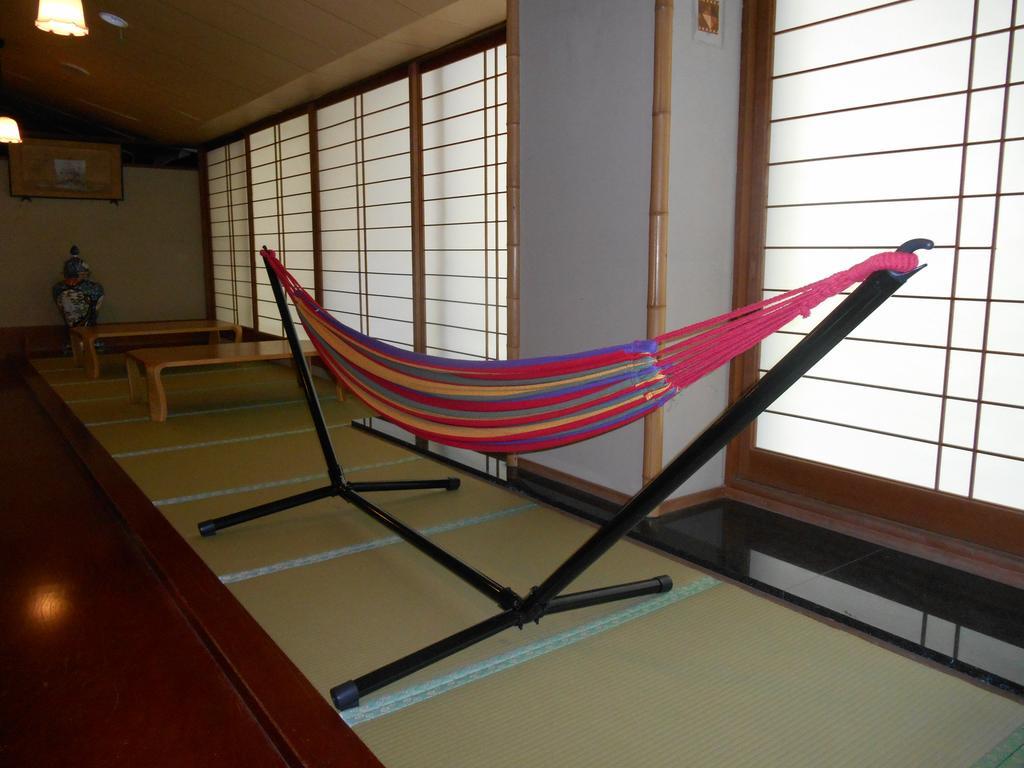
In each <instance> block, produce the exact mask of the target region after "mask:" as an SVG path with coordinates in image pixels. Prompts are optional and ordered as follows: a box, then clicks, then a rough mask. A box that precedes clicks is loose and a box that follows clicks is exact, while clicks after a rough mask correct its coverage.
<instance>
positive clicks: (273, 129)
mask: <svg viewBox="0 0 1024 768" xmlns="http://www.w3.org/2000/svg"><path fill="white" fill-rule="evenodd" d="M249 177H250V184H251V187H250V193H251V195H252V228H253V240H254V245H255V252H254V254H253V258H255V259H256V308H257V313H258V315H259V328H260V331H262V332H265V333H272V334H275V335H278V336H283V335H284V326H283V325H282V323H281V315H280V313H279V312H278V308H277V304H276V303H275V301H274V294H273V291H272V290H271V288H270V280H269V278H268V277H267V272H266V269H265V268H264V266H263V259H262V258H261V257H260V256H259V250H260V248H262V247H263V246H267V247H268V248H270V249H272V250H273V251H275V252H276V253H277V256H278V258H279V259H280V260H281V262H282V263H283V264H284V265H285V266H286V267H287V268H288V270H289V271H290V272H291V273H292V274H293V275H295V277H296V279H297V280H298V281H299V282H300V283H301V284H302V285H303V286H304V287H306V289H307V290H309V291H310V292H312V291H313V285H314V276H313V214H312V210H313V196H312V187H311V180H310V163H309V117H308V116H307V115H299V116H298V117H294V118H292V119H290V120H285V121H284V122H281V123H277V124H276V125H273V126H270V127H269V128H265V129H263V130H261V131H257V132H255V133H253V134H251V135H250V136H249ZM289 309H290V311H291V314H292V318H293V320H294V321H295V323H296V330H297V331H298V334H299V338H306V334H305V332H304V331H303V329H302V327H301V325H300V324H299V323H298V316H297V315H296V313H295V308H294V306H292V305H291V303H290V302H289Z"/></svg>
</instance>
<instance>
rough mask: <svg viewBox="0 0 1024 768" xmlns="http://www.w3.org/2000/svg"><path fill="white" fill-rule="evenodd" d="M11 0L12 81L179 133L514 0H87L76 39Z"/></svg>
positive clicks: (365, 64) (470, 25) (156, 136)
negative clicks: (53, 30)
mask: <svg viewBox="0 0 1024 768" xmlns="http://www.w3.org/2000/svg"><path fill="white" fill-rule="evenodd" d="M0 5H2V10H0V38H3V39H5V40H6V48H5V49H4V51H3V52H2V54H0V55H2V56H3V59H2V63H3V76H4V86H5V88H6V89H8V90H10V91H13V92H14V93H15V94H18V95H20V96H22V97H26V98H31V99H35V100H38V101H40V102H44V103H47V104H49V105H52V106H54V107H57V108H59V109H61V110H66V111H67V112H70V113H72V114H76V115H79V116H82V117H85V118H88V119H91V120H94V121H96V122H98V123H103V124H106V125H109V126H111V127H113V128H116V129H120V130H122V131H125V132H126V133H129V134H132V135H135V136H143V137H147V138H149V139H152V140H155V141H159V142H164V143H169V144H198V143H202V142H204V141H209V140H211V139H214V138H217V137H218V136H221V135H224V134H226V133H229V132H232V131H235V130H237V129H239V128H241V127H243V126H245V125H248V124H250V123H252V122H255V121H257V120H259V119H261V118H264V117H267V116H268V115H272V114H274V113H276V112H279V111H281V110H283V109H287V108H289V107H292V106H295V105H296V104H301V103H303V102H306V101H310V100H312V99H314V98H316V97H318V96H321V95H323V94H325V93H328V92H330V91H332V90H335V89H337V88H341V87H343V86H345V85H348V84H351V83H354V82H357V81H358V80H361V79H363V78H365V77H368V76H370V75H372V74H375V73H377V72H380V71H383V70H385V69H388V68H390V67H392V66H394V65H396V64H400V63H402V62H404V61H408V60H409V59H413V58H416V57H418V56H421V55H423V54H425V53H429V52H430V51H433V50H436V49H438V48H441V47H443V46H445V45H447V44H449V43H452V42H455V41H456V40H459V39H461V38H464V37H467V36H469V35H471V34H473V33H475V32H479V31H480V30H482V29H486V28H487V27H490V26H493V25H495V24H498V23H500V22H501V21H503V20H504V18H505V0H84V6H85V17H86V24H87V25H88V27H89V34H88V35H87V36H86V37H81V38H68V37H58V36H56V35H52V34H48V33H46V32H41V31H39V30H37V29H36V28H35V27H34V25H33V21H34V20H35V14H36V7H37V3H36V1H35V0H2V3H0ZM100 11H109V12H111V13H115V14H117V15H119V16H121V17H122V18H124V19H125V21H127V22H128V25H129V26H128V28H127V29H125V30H123V31H120V30H118V29H116V28H114V27H112V26H110V25H108V24H106V23H105V22H103V21H102V20H101V19H100V18H99V12H100ZM80 69H84V70H85V71H86V73H87V74H86V73H83V72H82V71H80Z"/></svg>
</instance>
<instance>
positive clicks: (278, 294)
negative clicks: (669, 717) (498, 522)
mask: <svg viewBox="0 0 1024 768" xmlns="http://www.w3.org/2000/svg"><path fill="white" fill-rule="evenodd" d="M932 246H933V243H932V241H930V240H924V239H915V240H910V241H908V242H906V243H904V244H903V245H901V246H900V247H899V248H898V249H897V250H898V251H899V252H902V253H905V254H909V253H913V252H914V251H915V250H917V249H925V250H927V249H930V248H932ZM264 260H265V261H266V266H267V273H268V275H269V278H270V284H271V288H272V289H273V291H274V298H275V300H276V302H277V306H278V309H279V311H280V313H281V320H282V323H283V324H284V329H285V334H286V336H287V338H288V343H289V345H290V347H291V350H292V356H293V358H294V362H295V365H296V367H297V369H298V371H299V374H300V379H301V381H302V387H303V393H304V395H305V398H306V403H307V405H308V407H309V413H310V416H311V417H312V419H313V424H314V426H315V428H316V434H317V438H318V439H319V441H320V448H321V450H322V452H323V456H324V461H325V462H326V465H327V475H328V479H329V483H328V484H327V485H326V486H324V487H322V488H317V489H314V490H310V491H305V492H303V493H299V494H295V495H293V496H289V497H287V498H283V499H279V500H277V501H273V502H270V503H267V504H262V505H259V506H256V507H252V508H250V509H246V510H242V511H240V512H235V513H232V514H229V515H225V516H223V517H219V518H216V519H213V520H207V521H205V522H202V523H200V524H199V532H200V533H201V534H202V535H203V536H212V535H213V534H215V533H216V532H217V531H219V530H221V529H223V528H228V527H230V526H234V525H238V524H240V523H244V522H247V521H249V520H254V519H257V518H260V517H265V516H267V515H271V514H274V513H277V512H282V511H284V510H287V509H291V508H293V507H297V506H300V505H303V504H306V503H309V502H312V501H316V500H318V499H324V498H329V497H332V496H337V497H339V498H341V499H342V500H344V501H347V502H349V503H350V504H352V505H353V506H354V507H356V508H357V509H359V510H361V511H362V512H364V513H366V514H367V515H369V516H370V517H372V518H374V519H376V520H377V521H378V522H380V523H381V524H382V525H384V526H385V527H387V528H389V529H390V530H392V531H393V532H394V533H396V534H397V535H398V536H400V537H401V538H402V539H404V540H405V541H406V542H408V543H409V544H411V545H412V546H414V547H415V548H416V549H418V550H419V551H420V552H422V553H423V554H425V555H427V556H428V557H429V558H431V559H432V560H434V561H435V562H436V563H438V564H440V565H441V566H443V567H445V568H446V569H448V570H449V571H450V572H452V573H453V574H455V575H456V576H458V577H459V578H460V579H462V580H463V581H464V582H466V583H467V584H468V585H469V586H471V587H473V588H474V589H476V590H477V591H478V592H480V593H482V594H483V595H485V596H486V597H488V598H489V599H491V600H492V601H493V602H494V603H495V604H496V605H497V606H498V608H499V609H500V611H499V612H498V613H496V614H494V615H493V616H491V617H489V618H487V619H485V620H483V621H481V622H479V623H478V624H474V625H472V626H470V627H467V628H465V629H463V630H460V631H459V632H456V633H455V634H453V635H450V636H448V637H445V638H443V639H441V640H438V641H437V642H434V643H431V644H430V645H427V646H426V647H424V648H421V649H420V650H418V651H415V652H414V653H411V654H409V655H407V656H404V657H402V658H400V659H397V660H396V661H393V662H391V663H390V664H386V665H384V666H383V667H380V668H379V669H375V670H373V671H371V672H368V673H366V674H364V675H361V676H360V677H357V678H354V679H353V680H349V681H347V682H344V683H341V684H340V685H337V686H335V687H333V688H332V689H331V699H332V701H333V702H334V705H335V706H336V707H337V708H338V709H339V710H343V709H348V708H350V707H354V706H356V705H358V703H359V699H360V697H361V696H363V695H365V694H368V693H371V692H373V691H376V690H378V689H380V688H383V687H384V686H386V685H389V684H391V683H393V682H395V681H397V680H400V679H402V678H403V677H406V676H407V675H410V674H412V673H414V672H417V671H418V670H420V669H423V668H424V667H427V666H429V665H431V664H433V663H435V662H437V661H440V660H441V659H444V658H447V657H448V656H451V655H452V654H454V653H457V652H458V651H461V650H463V649H466V648H468V647H470V646H472V645H475V644H476V643H479V642H481V641H483V640H485V639H487V638H489V637H492V636H493V635H496V634H498V633H500V632H503V631H504V630H506V629H510V628H512V627H520V628H521V627H523V626H524V625H526V624H528V623H531V622H536V621H539V620H540V619H541V618H542V617H543V616H545V615H547V614H552V613H561V612H563V611H570V610H574V609H577V608H584V607H588V606H593V605H600V604H602V603H609V602H613V601H617V600H624V599H627V598H633V597H639V596H643V595H653V594H658V593H662V592H667V591H669V590H670V589H671V588H672V581H671V579H669V577H668V576H655V577H653V578H650V579H645V580H641V581H635V582H631V583H628V584H618V585H614V586H609V587H604V588H600V589H591V590H586V591H582V592H571V593H564V590H565V589H566V587H568V586H569V584H571V583H572V582H573V581H574V580H575V579H576V578H577V577H578V576H579V575H580V574H581V573H583V572H584V571H585V570H586V569H587V568H589V567H590V566H591V565H592V564H593V563H595V562H596V561H597V560H598V559H599V558H601V557H602V556H603V555H604V554H605V553H606V552H607V551H608V550H609V549H610V548H611V547H612V546H613V545H614V544H615V543H616V542H618V541H619V540H620V539H622V538H623V537H624V536H626V534H628V533H629V531H630V530H632V529H633V527H635V526H636V525H637V524H638V523H639V522H640V521H641V520H642V519H643V518H644V517H646V516H647V515H648V514H650V513H651V512H652V511H653V510H654V509H656V508H657V507H658V505H660V504H661V503H662V502H664V501H665V500H666V499H667V498H668V497H669V496H670V495H671V494H672V492H673V491H675V490H676V489H677V488H678V487H679V486H680V485H682V484H683V483H684V482H686V480H687V479H689V478H690V477H691V476H692V475H693V474H694V473H695V472H696V471H697V470H698V469H700V468H701V467H702V466H704V464H705V463H707V462H708V461H709V460H710V459H711V458H712V457H713V456H714V455H715V454H716V453H718V451H720V450H721V449H722V448H724V447H725V445H726V444H727V443H728V442H729V441H730V440H731V439H732V438H734V437H735V436H737V435H738V434H739V433H740V432H742V431H743V430H744V429H745V428H746V427H747V426H748V425H750V424H751V422H753V421H754V420H755V419H756V418H757V417H758V416H759V415H760V414H761V413H762V412H763V411H764V410H765V409H766V408H768V406H770V405H771V404H772V402H774V401H775V400H776V399H777V398H778V397H779V396H780V395H782V393H784V392H785V391H786V390H787V389H788V388H789V387H790V386H792V385H793V384H794V383H795V382H796V381H797V379H799V378H800V377H801V376H803V375H804V374H805V373H806V372H807V371H808V370H809V369H810V368H811V367H812V366H813V365H814V364H815V363H817V362H818V361H819V360H820V359H821V358H822V357H824V356H825V354H827V353H828V351H829V350H831V349H832V348H833V347H834V346H835V345H836V344H838V343H839V342H840V341H842V340H843V339H844V338H845V337H846V336H847V335H848V334H849V333H850V332H851V331H852V330H853V329H854V328H856V327H857V326H858V325H859V324H860V323H861V322H862V321H863V320H864V319H865V318H866V317H867V316H868V315H870V314H871V313H872V312H873V311H874V310H875V309H877V308H878V307H879V306H881V305H882V303H884V302H885V301H886V299H888V298H889V296H891V295H892V294H893V293H894V292H895V291H896V290H897V289H898V288H899V287H900V286H902V285H903V284H904V283H905V282H906V281H907V280H908V279H909V278H910V277H911V276H912V275H913V274H914V273H916V272H917V271H918V270H919V269H921V267H918V268H916V269H912V270H910V271H907V272H894V271H890V270H888V269H882V270H879V271H875V272H873V273H871V274H870V276H868V277H867V278H866V279H865V280H864V281H863V282H862V283H861V284H860V285H859V286H858V287H857V288H856V289H855V290H854V291H853V292H852V293H850V295H848V296H847V297H846V298H845V299H843V301H842V303H840V304H839V306H838V307H836V308H835V309H834V310H833V311H832V312H831V313H830V314H829V315H828V316H827V317H826V318H825V319H824V320H822V321H821V322H820V323H819V324H818V325H817V326H816V327H815V328H814V330H812V331H811V332H810V333H809V334H808V335H807V336H806V337H804V339H803V340H801V341H800V343H799V344H797V345H796V346H795V347H794V348H793V349H792V350H791V351H790V352H789V353H788V354H787V355H786V356H785V357H783V358H782V360H780V361H779V362H778V363H776V364H775V366H774V367H773V368H772V369H771V370H770V371H768V372H767V373H766V374H765V375H764V376H763V377H762V378H761V379H759V380H758V381H757V382H756V383H755V384H754V385H753V386H752V387H751V388H750V389H749V390H747V392H746V393H745V394H743V395H742V396H741V397H740V398H739V399H738V400H737V401H736V402H734V403H733V404H732V405H730V406H729V407H728V408H726V410H725V411H724V412H723V413H722V414H721V415H720V416H719V417H718V418H717V419H716V420H715V421H714V422H713V423H712V424H711V425H710V426H708V427H707V428H706V429H705V430H704V432H702V433H701V434H700V435H698V436H697V437H696V438H695V439H694V440H693V441H692V442H691V443H690V445H689V446H687V447H686V448H685V449H684V450H682V451H681V452H680V453H679V454H678V455H677V456H676V457H675V458H674V459H673V460H672V461H671V462H670V463H669V464H668V465H667V466H666V467H665V468H664V469H663V470H662V471H661V472H660V473H659V474H658V475H657V476H656V477H655V478H654V479H653V480H651V481H650V482H649V483H648V484H647V485H646V486H644V487H643V488H642V489H641V490H640V491H639V492H638V493H637V494H636V495H635V496H633V498H631V499H630V500H629V501H627V502H626V503H625V504H623V506H622V507H621V508H620V509H619V510H618V511H617V512H616V513H615V515H614V516H613V517H612V518H611V519H609V520H608V521H607V522H605V523H604V524H603V525H602V526H601V527H600V528H599V529H598V530H597V531H596V532H595V533H594V534H593V535H592V536H590V538H589V539H588V540H587V541H586V542H584V543H583V544H582V545H581V546H580V547H579V548H578V549H577V550H576V551H575V552H574V553H572V554H571V555H570V556H569V557H568V558H567V559H566V560H565V562H563V563H562V564H561V565H560V566H558V567H557V568H556V569H555V570H554V572H552V573H551V575H550V576H548V577H547V578H546V579H545V580H544V581H543V582H541V583H540V584H539V585H538V586H536V587H534V588H533V589H531V590H530V592H529V593H528V594H527V595H519V594H517V593H516V592H515V591H514V590H513V589H512V588H511V587H508V586H505V585H502V584H500V583H498V582H497V581H495V580H494V579H492V578H491V577H489V576H487V575H486V574H484V573H482V572H481V571H479V570H477V569H476V568H474V567H473V566H471V565H469V564H468V563H466V562H464V561H462V560H461V559H459V558H458V557H456V556H455V555H453V554H452V553H450V552H448V551H447V550H445V549H444V548H442V547H440V546H438V545H437V544H435V543H434V542H432V541H430V540H429V539H427V538H426V537H425V536H423V535H422V534H420V533H419V532H418V531H416V530H414V529H413V528H410V527H409V526H407V525H405V523H403V522H402V521H401V520H399V519H397V518H395V517H394V516H392V515H391V514H389V513H388V512H387V511H385V510H383V509H381V508H380V507H379V506H377V505H376V504H374V503H373V502H371V501H369V500H368V499H366V498H365V497H364V496H363V495H362V494H364V493H368V492H373V491H404V490H416V489H444V490H448V491H453V490H456V489H457V488H458V487H459V480H458V479H457V478H453V477H448V478H441V479H438V480H407V481H385V482H351V481H349V480H348V479H346V477H345V474H344V470H343V468H342V467H341V465H340V464H339V462H338V459H337V456H336V454H335V452H334V447H333V445H332V443H331V438H330V435H329V433H328V431H327V425H326V423H325V421H324V417H323V413H322V411H321V409H320V403H319V401H318V400H317V396H316V390H315V389H314V386H313V380H312V377H311V375H310V372H309V368H308V366H307V363H306V358H305V356H304V355H303V353H302V350H301V347H300V346H299V339H298V336H297V334H296V331H295V325H294V323H293V321H292V317H291V313H290V311H289V308H288V303H287V299H286V297H285V289H284V288H283V287H282V282H281V277H280V276H279V272H280V270H281V268H280V265H279V264H277V262H276V259H273V256H272V254H270V255H269V256H268V254H266V253H265V254H264ZM285 274H286V273H285ZM293 298H296V297H295V295H294V294H293ZM300 313H301V308H300ZM304 321H306V325H307V329H310V330H311V331H312V330H313V328H312V327H311V323H310V322H309V321H308V320H307V319H306V318H305V317H304ZM311 338H314V341H315V337H314V336H313V333H311ZM318 348H320V346H319V345H318ZM321 352H322V353H323V354H324V355H325V356H330V355H331V351H330V350H329V349H327V348H322V349H321ZM328 363H329V367H331V369H332V373H335V374H339V373H340V376H339V378H343V381H344V383H346V384H348V383H352V381H351V380H350V379H349V378H348V377H347V376H346V375H345V373H344V369H343V370H342V371H339V370H336V369H335V368H334V367H333V366H331V365H330V361H328ZM358 391H359V390H357V393H358Z"/></svg>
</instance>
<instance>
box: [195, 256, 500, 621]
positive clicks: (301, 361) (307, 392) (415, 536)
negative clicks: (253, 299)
mask: <svg viewBox="0 0 1024 768" xmlns="http://www.w3.org/2000/svg"><path fill="white" fill-rule="evenodd" d="M267 275H268V276H269V279H270V286H271V288H272V289H273V291H274V299H275V300H276V302H277V308H278V311H279V312H280V313H281V322H282V324H283V326H284V330H285V335H286V336H287V338H288V345H289V347H290V348H291V351H292V358H293V359H294V362H295V367H296V370H297V371H298V374H299V381H300V383H301V384H302V391H303V394H304V396H305V398H306V406H307V407H308V409H309V415H310V417H311V418H312V419H313V426H314V427H315V429H316V435H317V439H318V440H319V441H320V450H321V452H322V453H323V457H324V462H325V463H326V465H327V477H328V479H329V480H330V484H329V485H326V486H323V487H322V488H316V489H314V490H311V491H304V492H302V493H297V494H294V495H293V496H287V497H285V498H283V499H277V500H275V501H271V502H268V503H266V504H260V505H258V506H255V507H250V508H249V509H243V510H241V511H240V512H233V513H231V514H228V515H223V516H221V517H217V518H214V519H211V520H204V521H203V522H201V523H199V533H200V534H201V535H202V536H213V535H214V534H216V533H217V531H219V530H222V529H224V528H230V527H231V526H235V525H240V524H241V523H246V522H249V521H250V520H256V519H258V518H261V517H266V516H267V515H273V514H276V513H278V512H283V511H285V510H287V509H293V508H294V507H299V506H302V505H303V504H308V503H310V502H312V501H317V500H319V499H326V498H330V497H332V496H337V497H339V498H341V499H342V500H344V501H347V502H349V503H350V504H352V505H354V506H355V507H357V508H358V509H360V510H361V511H362V512H364V513H366V514H367V515H369V516H370V517H373V518H374V519H376V520H377V521H378V522H379V523H381V524H382V525H384V526H386V527H387V528H390V529H391V530H392V531H394V532H395V533H396V534H398V535H399V536H400V537H401V538H402V539H404V540H405V541H407V542H408V543H410V544H412V545H413V546H414V547H416V548H417V549H418V550H420V551H421V552H423V553H424V554H425V555H427V556H428V557H430V558H431V559H432V560H434V561H435V562H437V563H438V564H440V565H442V566H443V567H445V568H447V569H448V570H449V571H451V572H452V573H453V574H455V575H456V576H458V577H459V578H460V579H462V580H463V581H465V582H466V583H467V584H469V585H470V586H471V587H473V588H474V589H476V590H477V591H478V592H480V593H482V594H483V595H485V596H486V597H489V598H490V599H491V600H493V601H494V602H495V603H497V604H498V605H499V606H500V607H502V608H510V607H511V606H513V605H516V604H518V602H519V601H520V598H519V596H518V595H516V594H515V593H514V592H513V591H512V590H511V589H510V588H509V587H506V586H503V585H501V584H499V583H498V582H496V581H495V580H494V579H492V578H490V577H489V576H486V575H485V574H483V573H481V572H480V571H478V570H476V569H475V568H473V567H472V566H470V565H468V564H467V563H465V562H463V561H462V560H460V559H459V558H457V557H456V556H455V555H453V554H451V553H450V552H448V551H447V550H445V549H443V548H442V547H440V546H438V545H437V544H435V543H434V542H432V541H430V540H429V539H427V538H426V537H424V536H423V535H421V534H420V533H419V532H418V531H416V530H414V529H412V528H409V527H408V526H407V525H405V524H404V523H403V522H402V521H401V520H399V519H398V518H396V517H393V516H392V515H390V514H388V513H387V512H385V511H384V510H383V509H381V508H380V507H378V506H376V505H375V504H373V503H372V502H371V501H369V500H368V499H366V498H364V497H363V496H361V495H360V493H365V492H377V491H408V490H420V489H444V490H447V491H454V490H455V489H457V488H458V487H459V479H458V478H457V477H446V478H441V479H438V480H392V481H380V482H356V483H351V482H349V481H348V480H346V479H345V473H344V470H343V469H342V467H341V464H340V463H339V462H338V457H337V454H336V453H335V452H334V445H333V443H332V442H331V436H330V433H329V432H328V430H327V423H326V421H325V420H324V414H323V410H322V409H321V408H320V401H319V400H318V399H317V395H316V388H315V387H314V386H313V377H312V374H310V372H309V365H308V363H307V361H306V357H305V355H303V353H302V348H301V346H300V345H299V337H298V335H297V334H296V332H295V324H294V322H293V321H292V317H291V312H290V310H289V309H288V303H287V301H286V300H285V295H284V288H283V287H282V286H281V282H280V280H278V277H277V275H276V274H275V273H274V271H273V270H272V269H270V267H269V265H267Z"/></svg>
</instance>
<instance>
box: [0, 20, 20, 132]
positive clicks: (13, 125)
mask: <svg viewBox="0 0 1024 768" xmlns="http://www.w3.org/2000/svg"><path fill="white" fill-rule="evenodd" d="M3 47H4V41H3V40H0V50H3ZM3 84H4V70H3V66H2V65H0V88H2V86H3ZM0 144H21V131H20V130H19V129H18V122H17V121H16V120H15V119H14V118H13V117H0Z"/></svg>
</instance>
